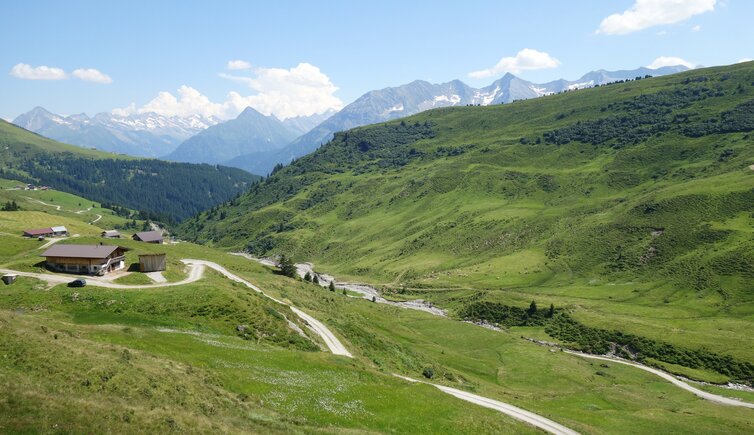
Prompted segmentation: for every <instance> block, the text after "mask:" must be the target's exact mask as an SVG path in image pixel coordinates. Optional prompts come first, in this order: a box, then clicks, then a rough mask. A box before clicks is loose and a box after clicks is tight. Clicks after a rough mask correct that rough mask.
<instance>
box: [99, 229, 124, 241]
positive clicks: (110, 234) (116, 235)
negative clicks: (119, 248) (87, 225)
mask: <svg viewBox="0 0 754 435" xmlns="http://www.w3.org/2000/svg"><path fill="white" fill-rule="evenodd" d="M102 237H104V238H106V239H120V232H119V231H118V230H106V231H102Z"/></svg>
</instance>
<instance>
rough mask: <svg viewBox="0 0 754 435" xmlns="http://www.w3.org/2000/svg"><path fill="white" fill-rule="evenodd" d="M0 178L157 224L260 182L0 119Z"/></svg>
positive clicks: (227, 170)
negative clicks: (79, 142) (61, 138)
mask: <svg viewBox="0 0 754 435" xmlns="http://www.w3.org/2000/svg"><path fill="white" fill-rule="evenodd" d="M0 176H2V177H5V178H6V179H18V180H24V181H26V182H34V183H36V184H48V185H52V186H53V187H55V188H57V189H59V190H65V191H67V192H70V193H74V194H78V195H85V196H87V197H89V198H96V199H98V200H99V201H101V202H110V203H115V204H117V205H119V206H125V207H129V208H131V209H135V210H144V211H148V212H150V213H151V214H152V215H154V216H156V217H159V218H160V219H162V220H166V219H178V220H180V219H183V218H186V217H188V216H191V215H193V214H195V213H197V212H198V211H201V210H205V209H207V208H209V207H212V206H214V205H215V204H217V203H220V202H222V201H225V200H228V199H230V198H232V197H233V196H235V195H236V194H238V193H240V192H242V191H244V190H245V188H246V187H247V185H249V184H251V183H253V182H254V181H256V180H258V179H259V177H258V176H256V175H251V174H249V173H247V172H244V171H242V170H240V169H237V168H227V167H221V166H210V165H192V164H185V163H170V162H164V161H160V160H155V159H140V158H135V157H129V156H124V155H120V154H114V153H106V152H102V151H97V150H91V149H86V148H80V147H77V146H73V145H68V144H64V143H60V142H57V141H54V140H51V139H47V138H45V137H43V136H40V135H38V134H36V133H32V132H30V131H27V130H25V129H22V128H20V127H17V126H15V125H13V124H10V123H8V122H6V121H3V120H0ZM105 186H110V187H105ZM112 186H117V188H113V187H112ZM186 191H189V192H191V193H192V194H191V195H187V194H186Z"/></svg>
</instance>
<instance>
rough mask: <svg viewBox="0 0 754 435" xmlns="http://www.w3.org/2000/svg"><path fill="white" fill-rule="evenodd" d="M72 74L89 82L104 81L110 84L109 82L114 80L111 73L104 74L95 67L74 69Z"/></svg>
mask: <svg viewBox="0 0 754 435" xmlns="http://www.w3.org/2000/svg"><path fill="white" fill-rule="evenodd" d="M71 75H73V76H74V77H76V78H77V79H79V80H84V81H87V82H94V83H103V84H108V83H112V82H113V79H111V78H110V76H109V75H107V74H104V73H102V72H101V71H99V70H96V69H94V68H79V69H75V70H73V72H72V73H71Z"/></svg>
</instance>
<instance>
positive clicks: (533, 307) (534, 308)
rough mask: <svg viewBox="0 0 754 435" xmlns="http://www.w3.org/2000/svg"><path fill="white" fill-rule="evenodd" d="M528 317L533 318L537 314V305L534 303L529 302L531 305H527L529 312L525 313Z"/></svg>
mask: <svg viewBox="0 0 754 435" xmlns="http://www.w3.org/2000/svg"><path fill="white" fill-rule="evenodd" d="M527 312H528V313H529V315H530V316H533V315H535V314H537V303H536V302H534V301H531V304H529V311H527Z"/></svg>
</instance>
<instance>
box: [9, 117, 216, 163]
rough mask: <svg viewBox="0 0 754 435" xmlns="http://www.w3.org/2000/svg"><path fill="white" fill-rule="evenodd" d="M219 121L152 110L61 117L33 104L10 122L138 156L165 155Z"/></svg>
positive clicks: (63, 139) (76, 142)
mask: <svg viewBox="0 0 754 435" xmlns="http://www.w3.org/2000/svg"><path fill="white" fill-rule="evenodd" d="M219 122H221V121H220V119H218V118H215V117H203V116H199V115H193V116H190V117H185V118H182V117H178V116H164V115H159V114H157V113H151V112H150V113H142V114H133V115H127V116H123V115H116V114H114V113H108V112H103V113H98V114H96V115H95V116H93V117H89V116H87V115H86V114H83V113H82V114H78V115H70V116H62V115H56V114H54V113H51V112H50V111H48V110H46V109H45V108H43V107H35V108H34V109H32V110H31V111H29V112H27V113H24V114H22V115H19V116H18V117H16V119H14V120H13V124H15V125H17V126H19V127H22V128H25V129H27V130H29V131H33V132H35V133H38V134H41V135H42V136H45V137H49V138H50V139H55V140H58V141H61V142H66V143H70V144H73V145H78V146H81V147H85V148H96V149H98V150H101V151H109V152H114V153H120V154H128V155H133V156H137V157H158V156H162V155H165V154H168V153H170V152H172V151H173V150H174V149H175V148H176V147H178V145H180V144H181V143H182V142H183V141H184V140H186V139H188V138H189V137H191V136H193V135H195V134H196V133H198V132H200V131H202V130H204V129H206V128H208V127H210V126H213V125H216V124H218V123H219Z"/></svg>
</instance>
